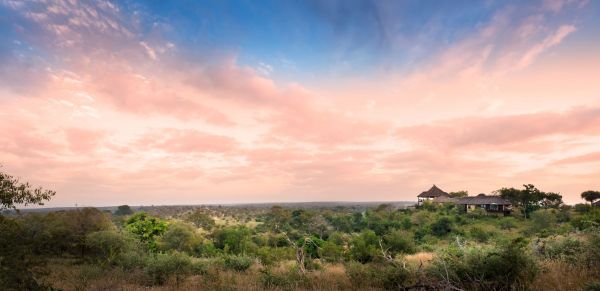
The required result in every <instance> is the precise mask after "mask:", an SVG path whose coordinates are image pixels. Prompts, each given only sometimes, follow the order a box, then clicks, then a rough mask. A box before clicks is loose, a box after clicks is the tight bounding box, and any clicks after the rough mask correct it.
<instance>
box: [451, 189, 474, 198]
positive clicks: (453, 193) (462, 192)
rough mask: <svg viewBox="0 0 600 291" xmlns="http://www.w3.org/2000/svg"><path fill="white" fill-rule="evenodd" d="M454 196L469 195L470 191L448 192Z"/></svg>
mask: <svg viewBox="0 0 600 291" xmlns="http://www.w3.org/2000/svg"><path fill="white" fill-rule="evenodd" d="M448 194H449V195H450V197H452V198H461V197H467V196H469V192H468V191H465V190H461V191H456V192H450V193H448Z"/></svg>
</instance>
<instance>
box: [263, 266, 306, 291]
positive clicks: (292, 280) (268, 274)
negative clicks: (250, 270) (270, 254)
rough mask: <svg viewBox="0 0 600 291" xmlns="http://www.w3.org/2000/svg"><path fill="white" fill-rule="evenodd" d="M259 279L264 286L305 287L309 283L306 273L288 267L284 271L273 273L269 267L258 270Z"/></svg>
mask: <svg viewBox="0 0 600 291" xmlns="http://www.w3.org/2000/svg"><path fill="white" fill-rule="evenodd" d="M260 281H261V283H262V285H263V286H264V287H265V288H283V289H288V290H289V289H296V288H302V287H306V286H307V285H308V283H309V279H308V277H306V275H304V274H302V273H300V272H298V269H297V268H289V269H287V270H286V271H285V272H281V273H275V272H273V271H272V270H271V269H268V268H265V269H261V270H260Z"/></svg>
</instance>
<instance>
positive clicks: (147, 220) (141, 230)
mask: <svg viewBox="0 0 600 291" xmlns="http://www.w3.org/2000/svg"><path fill="white" fill-rule="evenodd" d="M125 229H127V230H128V231H129V232H131V233H133V234H135V235H136V236H137V237H138V239H139V240H140V241H141V242H143V243H145V244H146V245H147V246H148V248H149V249H150V250H152V251H155V250H157V245H156V237H158V236H160V235H162V234H163V233H164V232H165V231H166V230H167V223H166V222H165V221H164V220H162V219H160V218H156V217H152V216H149V215H148V214H146V213H145V212H138V213H136V214H134V215H133V216H131V217H130V218H129V219H127V221H125Z"/></svg>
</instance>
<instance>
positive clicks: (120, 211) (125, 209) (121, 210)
mask: <svg viewBox="0 0 600 291" xmlns="http://www.w3.org/2000/svg"><path fill="white" fill-rule="evenodd" d="M131 214H133V210H131V207H129V205H121V206H119V207H117V210H116V211H115V215H117V216H124V215H131Z"/></svg>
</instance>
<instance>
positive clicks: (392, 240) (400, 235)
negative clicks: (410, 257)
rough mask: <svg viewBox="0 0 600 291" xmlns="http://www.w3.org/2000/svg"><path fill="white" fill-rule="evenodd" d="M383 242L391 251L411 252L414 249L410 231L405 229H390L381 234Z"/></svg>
mask: <svg viewBox="0 0 600 291" xmlns="http://www.w3.org/2000/svg"><path fill="white" fill-rule="evenodd" d="M383 242H384V245H385V247H386V248H387V249H388V250H389V251H390V252H393V253H402V254H412V253H414V252H415V251H416V246H415V243H414V240H413V235H412V233H410V232H408V231H405V230H398V229H396V230H392V231H391V232H389V233H388V234H386V235H384V236H383Z"/></svg>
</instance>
